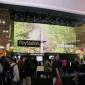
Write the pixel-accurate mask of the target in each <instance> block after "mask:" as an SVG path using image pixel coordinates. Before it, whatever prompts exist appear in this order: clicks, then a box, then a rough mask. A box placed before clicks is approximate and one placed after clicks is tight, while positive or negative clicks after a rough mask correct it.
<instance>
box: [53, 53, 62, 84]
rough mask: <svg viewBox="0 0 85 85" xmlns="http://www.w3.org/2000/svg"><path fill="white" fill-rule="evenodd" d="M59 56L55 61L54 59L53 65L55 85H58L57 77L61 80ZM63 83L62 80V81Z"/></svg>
mask: <svg viewBox="0 0 85 85" xmlns="http://www.w3.org/2000/svg"><path fill="white" fill-rule="evenodd" d="M59 62H60V61H59V54H57V55H56V56H55V57H54V59H53V64H52V74H53V85H56V83H57V81H56V78H57V76H59V79H61V77H60V72H59V71H60V64H59ZM60 82H61V80H60Z"/></svg>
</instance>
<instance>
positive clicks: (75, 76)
mask: <svg viewBox="0 0 85 85" xmlns="http://www.w3.org/2000/svg"><path fill="white" fill-rule="evenodd" d="M79 65H80V59H79V56H76V57H75V59H74V73H75V75H74V78H73V80H74V81H75V84H76V85H78V77H79Z"/></svg>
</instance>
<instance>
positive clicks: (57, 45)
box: [14, 22, 76, 53]
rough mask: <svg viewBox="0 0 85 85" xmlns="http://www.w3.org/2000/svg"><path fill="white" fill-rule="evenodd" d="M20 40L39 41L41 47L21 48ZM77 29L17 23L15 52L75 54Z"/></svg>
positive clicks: (15, 27) (15, 28)
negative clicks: (18, 43)
mask: <svg viewBox="0 0 85 85" xmlns="http://www.w3.org/2000/svg"><path fill="white" fill-rule="evenodd" d="M18 40H38V41H41V46H40V47H19V46H18V45H17V42H18ZM75 42H76V31H75V27H68V26H60V25H51V24H40V23H27V22H15V23H14V51H15V52H26V53H41V51H43V53H56V52H57V53H69V52H72V53H74V52H75V48H76V46H75V44H74V43H75Z"/></svg>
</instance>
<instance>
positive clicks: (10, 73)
mask: <svg viewBox="0 0 85 85" xmlns="http://www.w3.org/2000/svg"><path fill="white" fill-rule="evenodd" d="M14 66H15V65H13V66H9V68H8V69H7V71H6V73H5V81H9V80H12V79H13V77H14V75H13V68H14Z"/></svg>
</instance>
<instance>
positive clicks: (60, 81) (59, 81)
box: [56, 72, 63, 85]
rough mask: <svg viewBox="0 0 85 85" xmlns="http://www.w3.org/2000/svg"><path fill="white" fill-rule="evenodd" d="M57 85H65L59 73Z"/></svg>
mask: <svg viewBox="0 0 85 85" xmlns="http://www.w3.org/2000/svg"><path fill="white" fill-rule="evenodd" d="M56 85H63V84H62V80H61V77H60V74H59V72H57V77H56Z"/></svg>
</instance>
